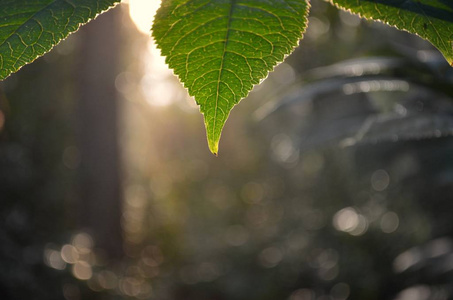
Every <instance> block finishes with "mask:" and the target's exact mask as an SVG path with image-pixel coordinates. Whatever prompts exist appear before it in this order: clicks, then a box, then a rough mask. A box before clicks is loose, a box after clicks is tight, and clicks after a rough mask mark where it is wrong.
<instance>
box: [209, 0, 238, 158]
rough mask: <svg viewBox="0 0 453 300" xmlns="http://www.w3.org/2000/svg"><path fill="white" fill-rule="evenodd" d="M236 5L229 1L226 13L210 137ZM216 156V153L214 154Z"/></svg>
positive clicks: (214, 126)
mask: <svg viewBox="0 0 453 300" xmlns="http://www.w3.org/2000/svg"><path fill="white" fill-rule="evenodd" d="M235 5H236V0H231V6H230V11H229V12H228V23H227V28H226V34H225V43H224V46H223V52H222V59H221V61H220V70H219V77H218V79H217V93H216V99H215V108H214V123H213V126H212V136H214V134H215V129H216V121H217V109H218V105H219V98H220V83H221V79H222V75H223V64H224V62H225V54H226V50H227V47H228V39H229V37H230V31H231V28H230V27H231V21H232V19H233V18H232V16H233V10H234V7H235ZM214 154H216V153H214Z"/></svg>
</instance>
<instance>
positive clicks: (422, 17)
mask: <svg viewBox="0 0 453 300" xmlns="http://www.w3.org/2000/svg"><path fill="white" fill-rule="evenodd" d="M331 2H332V3H334V4H336V5H337V6H339V7H340V8H343V9H346V10H349V11H351V12H353V13H356V14H359V15H360V16H362V17H365V18H367V19H373V20H379V21H382V22H385V23H387V24H389V25H392V26H395V27H396V28H398V29H401V30H406V31H409V32H411V33H414V34H417V35H419V36H420V37H422V38H424V39H426V40H428V41H429V42H431V43H432V44H433V45H434V46H435V47H436V48H438V49H439V50H440V51H441V52H442V54H443V55H444V56H445V58H446V59H447V61H448V62H449V63H450V65H453V1H452V0H331Z"/></svg>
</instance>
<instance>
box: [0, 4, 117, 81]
mask: <svg viewBox="0 0 453 300" xmlns="http://www.w3.org/2000/svg"><path fill="white" fill-rule="evenodd" d="M117 2H119V0H0V80H2V79H5V78H6V77H8V76H9V75H10V74H11V73H13V72H16V71H17V70H19V69H20V68H21V67H22V66H24V65H25V64H28V63H30V62H32V61H34V60H35V59H36V58H38V57H39V56H41V55H43V54H45V53H46V52H48V51H50V49H52V47H53V46H55V45H56V44H58V42H60V41H61V40H62V39H64V38H66V37H67V36H68V35H69V34H70V33H71V32H74V31H76V30H77V29H78V28H79V27H80V25H82V24H85V23H87V22H88V21H89V20H90V19H92V18H94V17H96V16H97V15H98V14H99V13H101V12H103V11H105V10H107V9H108V8H110V7H111V6H113V5H114V4H115V3H117Z"/></svg>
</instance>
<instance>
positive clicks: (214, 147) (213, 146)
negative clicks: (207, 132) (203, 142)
mask: <svg viewBox="0 0 453 300" xmlns="http://www.w3.org/2000/svg"><path fill="white" fill-rule="evenodd" d="M208 146H209V150H210V151H211V153H212V154H214V156H215V157H218V156H219V155H218V153H219V140H218V139H215V140H211V139H209V140H208Z"/></svg>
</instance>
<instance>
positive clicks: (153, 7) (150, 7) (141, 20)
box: [129, 0, 161, 35]
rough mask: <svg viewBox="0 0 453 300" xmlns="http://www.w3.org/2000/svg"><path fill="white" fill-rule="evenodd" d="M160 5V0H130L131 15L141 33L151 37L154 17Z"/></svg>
mask: <svg viewBox="0 0 453 300" xmlns="http://www.w3.org/2000/svg"><path fill="white" fill-rule="evenodd" d="M160 3H161V1H160V0H129V15H130V16H131V19H132V21H134V23H135V26H137V29H138V30H139V31H140V32H143V33H145V34H148V35H149V33H150V30H151V24H152V22H153V18H154V15H155V14H156V11H157V9H158V8H159V6H160Z"/></svg>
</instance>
